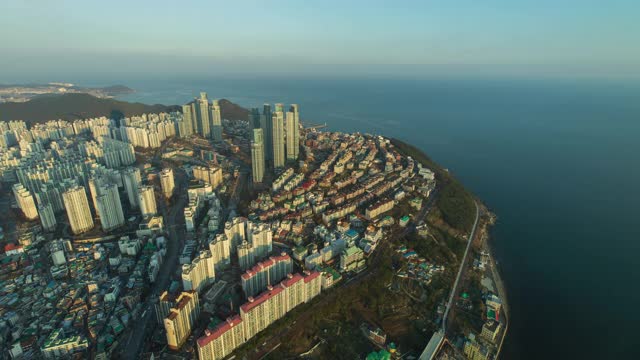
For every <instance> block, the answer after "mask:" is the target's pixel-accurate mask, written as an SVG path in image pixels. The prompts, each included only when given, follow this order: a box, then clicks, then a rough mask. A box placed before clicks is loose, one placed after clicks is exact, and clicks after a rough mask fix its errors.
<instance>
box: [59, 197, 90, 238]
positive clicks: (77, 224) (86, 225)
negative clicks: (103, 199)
mask: <svg viewBox="0 0 640 360" xmlns="http://www.w3.org/2000/svg"><path fill="white" fill-rule="evenodd" d="M62 200H63V201H64V207H65V209H66V210H67V218H68V219H69V224H70V225H71V231H72V232H73V233H74V234H81V233H83V232H86V231H89V230H91V229H92V228H93V218H92V217H91V209H90V208H89V201H88V200H87V193H86V191H85V190H84V188H83V187H82V186H77V185H76V186H73V187H72V188H70V189H69V190H67V191H65V192H64V193H63V194H62Z"/></svg>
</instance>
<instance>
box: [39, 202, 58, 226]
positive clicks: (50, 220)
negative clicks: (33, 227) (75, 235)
mask: <svg viewBox="0 0 640 360" xmlns="http://www.w3.org/2000/svg"><path fill="white" fill-rule="evenodd" d="M38 214H39V215H40V223H41V224H42V229H44V231H53V230H55V229H56V225H57V222H56V216H55V214H54V212H53V206H52V205H51V204H49V203H46V204H39V205H38Z"/></svg>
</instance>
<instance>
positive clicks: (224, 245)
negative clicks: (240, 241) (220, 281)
mask: <svg viewBox="0 0 640 360" xmlns="http://www.w3.org/2000/svg"><path fill="white" fill-rule="evenodd" d="M209 251H211V256H212V257H213V264H214V265H213V267H214V269H215V271H222V270H223V269H226V268H227V267H228V266H229V265H230V264H231V240H230V239H229V238H228V237H227V235H225V234H217V235H216V236H215V237H213V238H212V239H211V240H210V241H209Z"/></svg>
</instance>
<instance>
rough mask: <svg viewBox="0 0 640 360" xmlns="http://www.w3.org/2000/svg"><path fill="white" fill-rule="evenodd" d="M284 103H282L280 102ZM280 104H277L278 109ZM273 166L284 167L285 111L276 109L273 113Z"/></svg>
mask: <svg viewBox="0 0 640 360" xmlns="http://www.w3.org/2000/svg"><path fill="white" fill-rule="evenodd" d="M280 105H282V104H280ZM277 108H278V104H276V109H277ZM272 121H273V134H272V136H273V167H274V168H282V167H284V163H285V158H284V113H283V112H282V111H276V112H274V113H273V117H272Z"/></svg>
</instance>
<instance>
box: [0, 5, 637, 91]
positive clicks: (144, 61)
mask: <svg viewBox="0 0 640 360" xmlns="http://www.w3.org/2000/svg"><path fill="white" fill-rule="evenodd" d="M638 19H640V1H637V0H609V1H606V2H605V1H602V0H537V1H533V0H515V1H514V0H482V1H479V0H422V1H409V0H407V1H402V0H396V1H376V0H368V1H362V0H342V1H334V0H322V1H311V0H308V1H303V0H294V1H284V0H282V1H281V0H236V1H231V0H227V1H204V0H202V1H166V0H154V1H150V0H128V1H122V0H109V1H86V0H2V1H0V34H2V36H0V83H1V82H3V78H5V79H10V80H13V79H14V78H20V77H28V76H30V75H34V74H37V75H38V76H42V75H46V74H50V73H51V74H53V73H73V72H75V73H78V72H79V73H91V72H100V73H103V74H110V73H127V72H131V73H138V74H140V73H148V74H154V73H159V72H165V73H166V72H172V73H174V74H197V73H198V72H201V71H207V70H209V69H211V68H212V67H215V69H216V71H222V72H234V71H235V72H245V71H252V72H260V71H281V72H286V71H294V70H295V71H302V72H304V71H305V70H309V69H314V68H318V67H320V68H326V69H351V70H346V71H352V70H353V69H354V68H355V69H357V70H359V71H365V72H366V71H380V69H402V67H405V66H408V65H411V66H414V67H415V66H418V67H419V66H427V67H428V66H439V67H443V66H445V67H447V69H451V71H455V69H456V68H461V69H476V68H481V67H485V68H492V69H497V70H501V71H511V70H513V69H516V70H517V69H522V71H529V72H540V73H545V72H548V73H562V72H571V71H573V72H595V73H604V74H607V73H611V74H616V73H617V74H635V73H637V71H638V70H639V69H640V41H639V39H640V21H638ZM363 69H364V70H363ZM505 69H506V70H505ZM328 71H331V70H328Z"/></svg>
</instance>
